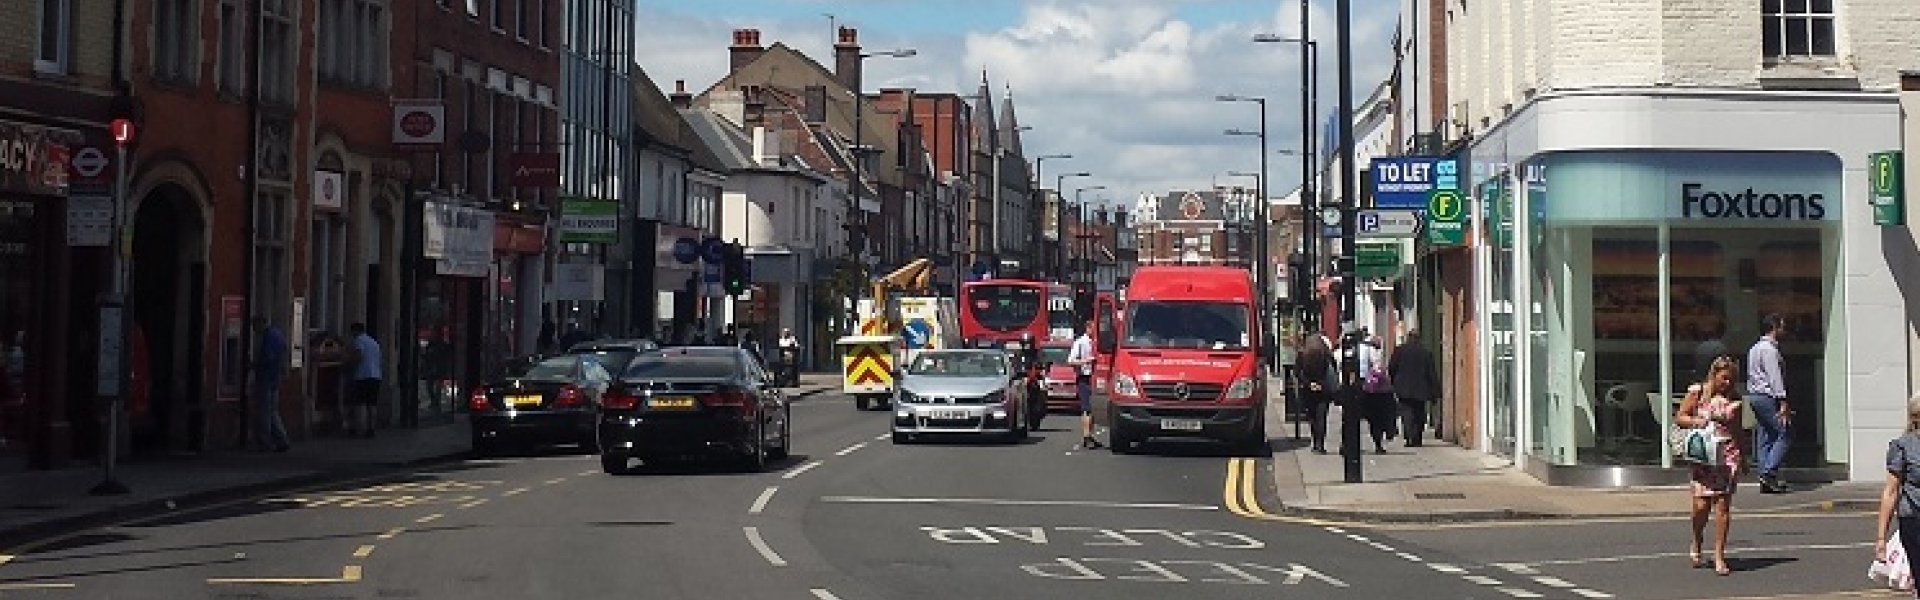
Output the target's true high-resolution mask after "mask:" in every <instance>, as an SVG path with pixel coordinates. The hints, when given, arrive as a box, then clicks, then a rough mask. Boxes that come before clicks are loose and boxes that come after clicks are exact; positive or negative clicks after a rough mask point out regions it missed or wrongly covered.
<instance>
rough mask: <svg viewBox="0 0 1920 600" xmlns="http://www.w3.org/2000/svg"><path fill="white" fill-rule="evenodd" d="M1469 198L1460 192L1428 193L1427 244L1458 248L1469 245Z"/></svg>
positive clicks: (1435, 191) (1444, 190)
mask: <svg viewBox="0 0 1920 600" xmlns="http://www.w3.org/2000/svg"><path fill="white" fill-rule="evenodd" d="M1466 220H1467V198H1466V197H1465V196H1462V195H1460V190H1447V189H1437V190H1433V191H1429V192H1427V226H1426V230H1427V243H1429V244H1432V245H1435V246H1458V245H1461V244H1465V243H1467V227H1466Z"/></svg>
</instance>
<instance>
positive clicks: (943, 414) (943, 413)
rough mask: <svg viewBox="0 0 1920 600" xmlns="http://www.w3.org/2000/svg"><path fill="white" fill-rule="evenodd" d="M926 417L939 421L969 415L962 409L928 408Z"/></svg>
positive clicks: (952, 419) (962, 417)
mask: <svg viewBox="0 0 1920 600" xmlns="http://www.w3.org/2000/svg"><path fill="white" fill-rule="evenodd" d="M927 418H929V419H935V420H940V421H958V420H961V419H967V418H970V417H969V416H968V415H967V411H964V410H930V411H927Z"/></svg>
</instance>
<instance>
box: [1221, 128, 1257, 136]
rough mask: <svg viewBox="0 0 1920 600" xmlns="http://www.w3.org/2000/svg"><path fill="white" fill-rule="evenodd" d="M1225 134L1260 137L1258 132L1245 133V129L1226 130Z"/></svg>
mask: <svg viewBox="0 0 1920 600" xmlns="http://www.w3.org/2000/svg"><path fill="white" fill-rule="evenodd" d="M1225 133H1226V134H1227V135H1253V136H1257V135H1260V132H1258V131H1247V130H1245V129H1228V130H1227V131H1226V132H1225Z"/></svg>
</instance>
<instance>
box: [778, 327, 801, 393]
mask: <svg viewBox="0 0 1920 600" xmlns="http://www.w3.org/2000/svg"><path fill="white" fill-rule="evenodd" d="M774 343H775V344H777V345H778V346H779V348H780V366H781V371H782V373H781V375H782V376H783V377H782V378H783V379H784V380H785V381H786V383H787V385H800V338H798V337H794V335H793V328H792V327H783V328H781V329H780V339H779V341H776V342H774Z"/></svg>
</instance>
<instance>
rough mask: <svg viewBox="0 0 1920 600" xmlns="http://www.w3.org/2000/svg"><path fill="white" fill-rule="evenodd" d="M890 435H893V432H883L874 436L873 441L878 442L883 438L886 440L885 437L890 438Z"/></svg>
mask: <svg viewBox="0 0 1920 600" xmlns="http://www.w3.org/2000/svg"><path fill="white" fill-rule="evenodd" d="M890 437H893V434H891V433H882V434H880V435H876V436H873V441H876V442H878V441H881V440H884V439H887V438H890Z"/></svg>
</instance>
